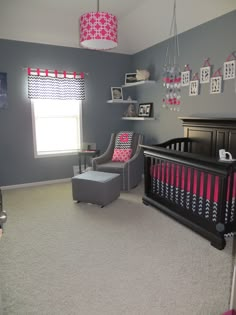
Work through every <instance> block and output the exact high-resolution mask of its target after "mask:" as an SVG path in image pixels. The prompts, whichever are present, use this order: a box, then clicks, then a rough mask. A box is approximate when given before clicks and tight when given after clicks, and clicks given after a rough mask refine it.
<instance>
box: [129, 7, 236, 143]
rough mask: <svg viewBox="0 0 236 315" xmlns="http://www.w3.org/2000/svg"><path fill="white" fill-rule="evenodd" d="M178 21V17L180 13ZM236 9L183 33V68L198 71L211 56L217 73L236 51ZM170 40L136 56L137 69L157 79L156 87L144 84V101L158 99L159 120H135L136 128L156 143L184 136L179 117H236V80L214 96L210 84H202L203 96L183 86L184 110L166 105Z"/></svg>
mask: <svg viewBox="0 0 236 315" xmlns="http://www.w3.org/2000/svg"><path fill="white" fill-rule="evenodd" d="M177 24H178V16H177ZM235 29H236V11H233V12H231V13H229V14H226V15H224V16H222V17H220V18H217V19H215V20H212V21H210V22H208V23H205V24H202V25H201V26H198V27H196V28H194V29H192V30H190V31H187V32H185V33H182V34H181V35H180V36H179V46H180V58H179V64H180V66H181V71H183V69H184V65H185V64H189V65H190V68H191V69H192V70H193V73H195V72H198V73H199V71H200V70H199V69H200V67H201V66H202V64H203V62H204V59H205V58H207V57H209V58H210V63H211V64H212V65H213V72H214V71H216V70H217V69H218V68H220V67H222V72H223V63H224V61H226V58H227V57H228V55H229V54H230V53H232V52H233V51H235V50H236V36H235ZM166 47H167V41H165V42H162V43H160V44H158V45H155V46H153V47H150V48H148V49H146V50H144V51H142V52H140V53H137V54H136V55H134V56H133V70H132V71H134V70H136V69H149V70H150V72H151V77H150V79H155V80H157V84H156V86H155V87H148V86H146V87H145V86H142V87H141V86H140V87H139V88H137V94H138V98H139V101H140V102H154V112H155V113H154V115H155V116H156V117H157V120H155V121H142V122H136V123H135V127H134V128H135V130H137V131H139V132H142V133H143V134H144V135H145V139H146V142H147V143H156V142H162V141H165V140H168V139H170V138H173V137H178V136H183V127H182V124H181V121H180V120H179V119H178V117H179V116H190V115H196V116H197V115H202V116H206V115H208V116H216V115H217V116H220V117H223V116H226V117H227V116H229V117H231V116H234V117H236V94H235V89H236V81H235V80H227V81H223V84H224V90H223V93H222V94H217V95H210V94H209V84H202V85H201V91H200V95H198V96H188V87H182V91H181V96H182V97H181V107H180V108H181V110H180V112H173V111H169V110H166V109H163V108H162V99H163V95H164V92H165V89H164V88H163V87H162V83H161V73H162V65H163V64H164V62H165V54H166Z"/></svg>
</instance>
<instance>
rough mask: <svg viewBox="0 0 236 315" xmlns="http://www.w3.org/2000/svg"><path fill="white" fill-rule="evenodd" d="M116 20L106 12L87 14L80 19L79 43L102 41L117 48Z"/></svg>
mask: <svg viewBox="0 0 236 315" xmlns="http://www.w3.org/2000/svg"><path fill="white" fill-rule="evenodd" d="M117 23H118V22H117V18H116V16H114V15H113V14H109V13H106V12H89V13H85V14H83V15H82V16H81V18H80V42H82V43H83V42H84V41H85V42H86V41H87V40H91V39H93V40H97V39H103V40H108V41H112V42H114V47H115V46H117V44H116V43H117Z"/></svg>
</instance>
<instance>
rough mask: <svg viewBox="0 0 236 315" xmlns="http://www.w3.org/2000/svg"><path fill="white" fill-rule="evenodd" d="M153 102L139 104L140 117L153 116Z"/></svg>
mask: <svg viewBox="0 0 236 315" xmlns="http://www.w3.org/2000/svg"><path fill="white" fill-rule="evenodd" d="M152 104H153V103H143V104H139V109H138V116H139V117H151V113H152Z"/></svg>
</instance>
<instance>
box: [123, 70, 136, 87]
mask: <svg viewBox="0 0 236 315" xmlns="http://www.w3.org/2000/svg"><path fill="white" fill-rule="evenodd" d="M135 82H137V78H136V72H133V73H126V74H125V85H126V84H132V83H135Z"/></svg>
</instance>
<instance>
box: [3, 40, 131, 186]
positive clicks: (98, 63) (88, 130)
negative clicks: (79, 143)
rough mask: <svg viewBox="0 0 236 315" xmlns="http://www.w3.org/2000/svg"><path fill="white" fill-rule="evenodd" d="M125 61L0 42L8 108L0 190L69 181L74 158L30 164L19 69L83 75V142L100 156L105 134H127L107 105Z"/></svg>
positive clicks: (119, 110)
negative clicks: (94, 148) (122, 132)
mask: <svg viewBox="0 0 236 315" xmlns="http://www.w3.org/2000/svg"><path fill="white" fill-rule="evenodd" d="M131 59H132V57H131V56H128V55H123V54H115V53H106V52H97V51H90V50H83V49H75V48H66V47H58V46H50V45H41V44H32V43H24V42H17V41H8V40H0V72H6V73H7V81H8V103H9V106H8V108H7V109H5V110H0V185H1V186H5V185H14V184H20V183H30V182H37V181H45V180H53V179H60V178H67V177H71V176H72V175H73V172H72V166H73V165H76V164H78V162H77V156H75V155H74V156H64V157H50V158H38V159H35V158H34V152H33V138H32V118H31V105H30V101H29V99H28V98H27V71H26V70H23V67H28V66H30V67H34V68H35V67H39V68H42V69H45V68H48V69H58V70H68V71H79V72H80V71H84V72H88V73H89V75H88V76H86V77H85V82H86V101H84V102H83V135H84V141H85V142H96V143H97V148H99V149H100V150H101V151H104V150H105V148H106V146H107V144H108V141H109V137H110V134H111V132H113V131H117V130H120V129H128V128H130V125H129V123H128V122H127V121H122V120H120V117H121V116H122V114H123V112H124V110H125V108H124V107H123V105H121V106H120V105H115V104H107V103H106V101H107V100H108V99H110V98H111V95H110V87H111V86H119V85H120V84H123V83H124V74H125V72H127V70H130V68H131Z"/></svg>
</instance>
